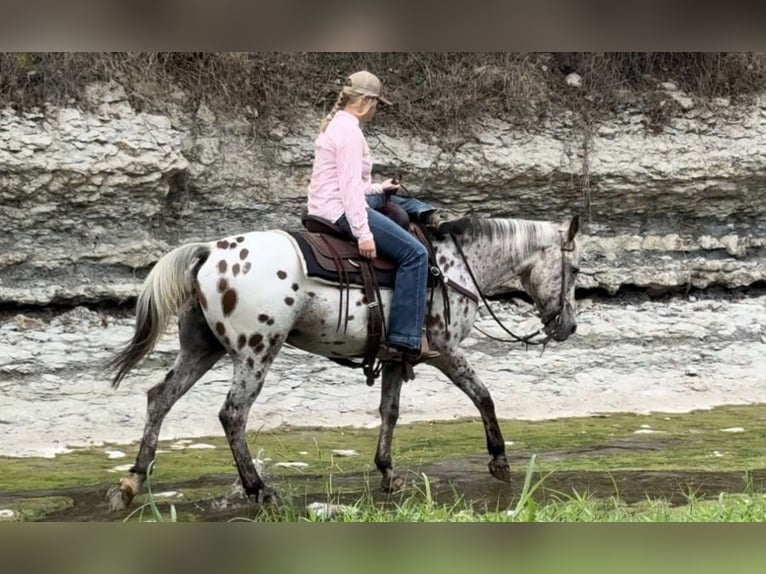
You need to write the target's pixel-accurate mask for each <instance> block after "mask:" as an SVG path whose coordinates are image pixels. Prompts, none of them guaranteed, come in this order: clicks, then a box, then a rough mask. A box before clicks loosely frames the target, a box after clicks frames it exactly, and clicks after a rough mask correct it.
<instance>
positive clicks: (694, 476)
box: [0, 452, 766, 522]
mask: <svg viewBox="0 0 766 574" xmlns="http://www.w3.org/2000/svg"><path fill="white" fill-rule="evenodd" d="M570 455H571V453H568V454H567V453H548V454H543V455H542V457H539V458H542V459H544V458H545V457H546V456H556V457H561V456H570ZM587 455H588V453H587V452H580V453H576V454H574V456H587ZM510 462H511V465H512V467H514V468H524V467H525V466H526V465H527V464H528V462H529V459H528V458H525V457H519V456H517V457H513V456H512V457H510ZM421 473H422V474H421ZM423 474H425V475H426V476H427V477H428V481H429V490H430V493H431V496H432V497H433V499H434V500H435V501H436V502H439V503H444V504H447V505H450V504H454V503H456V502H466V503H468V505H470V506H472V507H473V508H474V509H476V510H477V511H496V510H501V511H502V510H505V509H509V508H513V507H514V506H515V505H516V503H517V502H518V500H519V498H520V497H521V495H522V490H523V485H524V480H525V472H523V471H517V472H513V473H512V481H511V483H510V484H509V483H504V482H500V481H498V480H495V479H493V478H492V477H491V476H490V475H489V474H488V473H487V471H486V456H485V455H483V454H477V455H473V456H469V457H466V458H460V459H448V460H442V461H439V462H436V463H432V464H424V465H422V466H419V467H418V468H417V469H414V470H410V471H405V472H404V474H403V475H404V476H405V477H407V478H408V488H407V489H406V490H405V491H403V492H402V493H397V494H387V493H384V492H383V491H381V490H380V489H379V488H376V485H377V484H378V477H377V475H376V476H373V477H370V476H369V475H367V474H365V473H347V474H339V475H334V476H333V477H332V489H333V494H332V495H331V496H329V495H328V492H327V490H328V480H327V479H328V477H327V475H321V474H312V473H306V474H304V475H302V476H300V477H290V478H282V479H277V480H272V481H271V482H270V485H271V487H273V488H274V489H275V490H276V492H278V493H280V495H281V496H282V497H283V498H282V504H283V505H286V506H289V507H290V508H291V512H295V513H297V514H298V515H306V514H308V513H309V512H308V508H310V507H311V506H312V503H313V504H317V503H319V504H327V503H328V500H331V501H332V504H333V505H351V506H353V505H354V504H356V503H359V501H360V500H365V501H367V502H366V503H369V502H370V501H374V503H375V504H378V505H383V506H385V505H387V504H396V503H401V502H402V501H403V500H406V499H407V498H408V497H412V496H413V494H414V493H417V492H421V493H422V491H423V476H422V475H423ZM235 478H236V476H235V475H234V474H209V475H204V476H201V477H199V478H197V479H194V480H185V481H166V482H162V483H161V484H158V485H156V486H155V489H154V492H156V493H159V497H158V498H157V503H158V505H159V507H160V510H161V512H162V513H163V514H164V515H165V516H167V515H168V508H169V505H170V504H172V505H173V506H174V507H175V509H176V511H177V512H178V515H179V516H181V517H182V519H187V520H188V519H193V520H205V521H210V522H214V521H229V520H232V519H240V518H256V517H258V515H259V513H261V512H262V511H263V510H262V509H261V508H259V507H257V506H255V505H253V504H251V503H250V502H248V501H247V500H245V499H244V498H243V497H241V495H240V494H232V492H234V491H235V490H236V486H235V484H234V483H235ZM540 479H543V481H544V486H543V487H542V488H541V489H539V490H538V491H536V492H535V493H534V498H535V499H537V500H538V501H546V500H550V499H558V500H566V499H568V498H570V497H572V496H573V495H577V494H578V493H579V494H580V495H583V494H587V496H588V497H592V498H598V499H610V498H612V497H615V498H618V499H619V500H620V501H621V502H622V503H624V504H628V505H631V504H636V503H642V502H646V501H647V500H662V501H665V502H667V503H669V504H671V505H683V504H688V501H689V496H690V495H693V496H694V497H695V499H696V500H702V499H714V498H718V497H719V496H720V495H721V493H742V492H764V491H766V470H756V471H753V472H751V473H749V475H748V479H747V481H746V480H745V477H744V475H743V472H742V471H740V470H737V471H709V472H701V471H693V472H692V471H690V472H682V471H657V470H617V471H582V470H572V471H557V472H553V473H539V472H536V473H534V474H533V475H532V483H533V484H534V483H536V482H537V481H538V480H540ZM200 491H204V492H202V493H201V492H200ZM185 492H186V493H188V492H194V493H195V495H196V497H185V496H184V494H183V493H185ZM51 497H58V498H62V499H66V504H64V505H62V509H61V510H55V509H54V510H52V511H50V512H48V513H47V514H46V515H45V516H44V518H43V520H46V521H114V520H123V519H125V518H128V517H129V515H130V514H131V512H134V511H135V510H136V509H137V508H138V507H139V506H140V503H141V502H142V501H143V500H145V498H144V497H141V498H140V499H137V501H134V504H133V505H132V506H131V508H129V509H128V510H127V511H124V512H116V513H115V512H111V511H109V509H108V506H107V504H106V497H107V487H106V486H105V485H102V486H99V487H92V486H91V487H77V488H64V489H52V490H39V491H19V492H0V506H2V507H6V508H10V507H13V506H14V503H15V502H17V501H19V500H24V501H25V502H27V503H28V502H29V501H30V500H33V499H35V498H39V499H40V500H50V498H51ZM278 511H279V510H278V509H277V512H278ZM145 516H147V518H148V517H149V516H150V513H149V511H148V510H146V511H145Z"/></svg>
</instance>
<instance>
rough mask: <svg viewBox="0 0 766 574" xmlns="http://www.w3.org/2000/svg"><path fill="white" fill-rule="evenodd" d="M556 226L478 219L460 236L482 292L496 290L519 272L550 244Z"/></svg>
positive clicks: (540, 222)
mask: <svg viewBox="0 0 766 574" xmlns="http://www.w3.org/2000/svg"><path fill="white" fill-rule="evenodd" d="M557 233H558V226H557V225H555V224H553V223H550V222H546V221H528V220H524V219H479V220H476V221H474V222H473V223H472V225H471V228H470V229H469V230H468V231H467V232H466V233H465V234H464V235H462V236H461V239H460V242H461V246H462V248H463V251H464V253H465V255H466V258H467V259H468V263H469V265H470V266H471V269H472V270H473V273H474V275H475V276H476V281H477V282H478V283H479V286H480V287H481V289H482V291H483V290H486V289H491V288H494V287H498V286H500V285H502V284H503V283H505V282H506V281H508V280H509V279H511V278H512V277H514V276H516V275H518V274H519V272H520V268H521V265H522V263H524V261H526V260H527V259H528V258H529V257H530V256H531V255H532V254H534V253H535V252H536V251H538V250H539V249H541V248H542V247H544V246H547V245H552V244H553V243H554V241H555V239H556V234H557Z"/></svg>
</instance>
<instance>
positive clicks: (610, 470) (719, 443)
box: [0, 405, 766, 521]
mask: <svg viewBox="0 0 766 574" xmlns="http://www.w3.org/2000/svg"><path fill="white" fill-rule="evenodd" d="M501 427H502V429H503V433H504V435H505V437H506V439H508V440H512V441H513V443H512V444H510V445H509V446H508V449H507V450H508V454H509V457H510V459H511V466H512V470H513V471H514V476H515V478H514V480H515V483H514V484H515V486H514V487H513V489H509V488H507V487H506V485H504V483H499V482H497V481H495V480H493V479H491V478H489V476H488V474H487V473H486V466H485V465H486V460H487V457H486V454H485V453H484V450H483V443H484V433H483V427H482V424H481V422H480V421H477V420H460V421H452V422H440V423H418V424H412V425H401V426H399V427H398V428H397V431H396V434H395V440H394V444H393V454H394V462H395V464H396V467H397V469H399V472H400V473H402V475H403V476H405V478H407V479H408V480H409V482H411V483H413V484H414V486H413V487H412V488H411V489H410V490H408V491H407V494H406V495H405V496H404V497H401V496H400V497H381V495H380V493H379V491H378V482H379V477H378V476H379V475H378V473H377V470H376V469H375V468H374V465H373V462H372V461H373V457H374V451H375V445H376V442H377V429H355V428H336V429H314V428H298V429H292V428H290V429H278V430H274V431H269V432H260V433H259V432H251V433H250V434H249V437H248V438H249V444H250V448H251V452H252V453H253V455H254V456H257V457H258V458H261V459H270V460H265V462H264V464H265V476H266V480H267V482H268V483H270V484H276V485H278V487H279V489H280V490H281V491H283V492H286V493H287V494H288V496H287V498H288V499H289V500H293V501H302V502H301V504H300V506H299V507H296V508H293V509H292V510H290V512H291V513H292V514H289V513H288V514H284V515H276V516H274V517H272V518H273V519H278V520H283V519H291V520H305V519H310V517H311V515H310V513H307V512H306V511H305V508H304V507H305V506H306V505H307V504H309V503H311V502H330V503H334V504H345V505H351V506H353V507H355V508H356V510H355V511H354V514H353V518H354V519H355V520H366V519H370V520H373V519H375V520H377V519H381V520H382V519H391V520H405V519H407V520H409V519H413V520H414V519H417V520H420V519H422V520H431V519H434V520H435V519H437V517H441V518H438V519H444V520H447V519H450V520H451V519H455V520H463V519H471V520H474V519H475V520H479V519H481V520H490V519H492V520H522V518H523V519H525V520H526V519H534V520H546V521H547V520H558V519H564V518H565V517H570V518H572V519H575V518H577V519H582V520H585V519H588V520H605V519H608V518H609V517H610V516H611V517H615V518H616V519H620V520H627V519H634V518H635V519H636V520H644V519H650V518H651V519H658V518H659V517H665V519H667V520H693V519H696V518H699V517H702V516H709V517H722V518H721V519H723V517H726V518H725V519H727V520H729V519H731V520H739V519H745V518H746V517H747V516H749V515H752V516H758V513H759V512H761V511H762V510H763V504H764V501H763V500H762V497H760V495H758V494H757V492H758V489H761V488H763V487H764V485H763V483H764V477H763V476H762V475H763V472H762V471H759V470H758V469H762V468H764V466H766V465H764V456H763V439H764V436H766V405H747V406H726V407H718V408H715V409H712V410H708V411H695V412H691V413H683V414H671V413H652V414H647V415H637V414H611V415H608V416H606V415H605V416H594V417H577V418H570V419H557V420H549V421H521V420H506V421H502V423H501ZM736 427H741V428H742V429H743V432H725V429H732V428H736ZM637 431H638V434H637ZM644 433H647V434H644ZM174 442H175V441H162V442H161V444H160V450H164V451H166V452H161V453H159V454H158V459H157V463H156V471H155V472H154V474H153V483H152V486H153V488H154V487H156V488H157V489H166V490H168V489H172V490H179V491H181V492H182V493H183V497H182V498H181V499H177V506H178V507H177V516H178V517H180V519H182V520H197V519H204V517H205V514H206V513H207V512H208V510H204V507H205V505H206V504H207V503H208V502H210V501H214V500H223V499H225V498H226V495H227V493H228V491H229V490H230V487H231V484H232V483H233V482H234V479H235V478H236V469H235V467H234V464H233V462H232V458H231V454H230V451H229V449H228V446H227V445H226V442H225V439H223V438H221V437H212V438H206V439H199V442H205V443H209V444H211V445H213V446H215V447H216V448H214V449H199V450H197V449H188V448H186V449H183V450H175V449H173V448H171V447H172V446H173V443H174ZM112 448H115V447H112ZM117 448H120V449H121V450H123V451H125V452H126V454H127V456H126V457H125V458H123V459H118V460H109V459H107V457H106V454H105V452H104V451H105V450H107V447H103V448H89V449H78V450H76V451H75V452H72V453H69V454H64V455H60V456H57V457H56V458H55V459H37V458H4V459H0V509H2V508H13V509H15V510H19V509H21V508H22V506H24V505H26V507H27V510H26V511H25V514H24V517H25V518H27V519H36V518H40V517H43V516H45V515H46V514H49V513H51V512H56V511H59V510H61V509H62V508H64V509H65V508H67V504H63V505H62V501H64V500H69V503H68V504H69V506H71V504H72V502H71V501H72V500H73V498H76V497H78V496H86V497H87V496H89V493H92V492H96V491H99V490H100V489H104V488H106V487H108V486H111V485H113V484H115V483H116V482H117V481H118V479H119V478H120V477H121V476H122V475H123V474H124V473H122V472H109V471H110V469H113V467H115V466H116V465H118V464H125V463H129V462H132V461H133V458H134V457H135V454H136V450H137V445H132V446H128V447H125V446H121V447H117ZM335 449H355V450H356V451H358V453H359V455H358V456H352V457H338V456H336V455H334V454H333V450H335ZM280 461H284V462H295V461H300V462H305V463H306V464H308V466H307V467H306V468H285V467H279V466H276V465H275V464H276V463H277V462H280ZM445 461H447V462H448V463H449V461H453V463H454V464H453V465H452V466H449V464H448V466H446V467H445V466H444V464H445ZM429 465H430V466H429ZM440 465H441V466H440ZM528 465H531V466H533V467H534V469H535V472H534V473H533V474H530V473H527V474H526V479H527V480H528V481H530V483H529V484H525V486H524V487H523V489H522V490H519V488H520V486H521V484H522V482H523V480H524V476H525V475H524V474H523V473H521V472H520V471H522V470H524V469H527V470H528V469H529V468H531V466H528ZM751 471H753V473H751ZM423 473H426V474H425V476H423ZM450 473H451V474H450ZM652 473H654V474H652ZM663 473H666V474H667V476H664V474H663ZM674 473H679V474H680V475H683V476H686V477H687V478H688V476H689V473H692V474H694V473H698V474H699V476H697V475H694V477H693V479H690V480H687V481H686V482H682V481H681V480H678V481H677V480H676V474H674ZM706 473H717V475H716V476H715V477H713V479H711V478H710V477H709V476H708V474H706ZM645 475H650V476H645ZM746 476H747V477H748V478H747V481H749V482H748V483H747V484H746V483H745V480H746V479H745V478H744V477H746ZM450 477H453V478H455V479H457V483H458V485H459V486H457V487H455V486H454V485H453V478H450ZM464 477H465V480H463V478H464ZM642 481H645V482H642ZM644 487H646V489H645V490H642V489H644ZM718 489H720V491H721V492H723V491H727V492H728V491H731V492H733V491H735V490H736V491H741V492H744V494H722V495H721V498H720V500H714V501H711V500H710V498H711V496H712V497H715V496H717V495H718V492H719V490H718ZM671 490H672V491H673V492H672V493H671V492H670V491H671ZM650 491H651V493H652V494H651V496H652V497H653V498H655V500H652V501H650V500H648V499H647V500H642V498H641V497H642V494H641V492H646V493H647V496H648V493H649V492H650ZM530 493H531V494H530ZM62 497H63V498H62ZM67 497H68V498H67ZM95 498H96V497H91V499H95ZM46 499H49V501H53V502H55V504H50V505H48V504H47V503H46V502H45V501H46ZM98 499H99V500H101V497H98ZM151 501H152V498H151V497H149V498H140V499H138V500H137V501H136V503H135V504H137V505H139V506H140V505H141V504H142V503H144V502H147V503H149V502H151ZM165 501H166V499H159V498H157V499H155V500H154V502H155V504H156V506H155V507H152V506H148V507H144V509H143V513H144V517H149V516H154V518H153V519H155V520H156V519H157V516H156V514H157V508H158V507H163V505H167V502H165ZM520 501H523V502H520ZM626 501H629V502H630V504H628V503H627V502H626ZM198 502H199V503H200V504H202V506H199V505H197V506H198V507H199V508H203V510H199V509H197V510H195V504H197V503H198ZM173 503H174V504H176V499H174V502H173ZM679 503H684V504H682V505H681V506H680V507H679ZM687 506H688V507H689V508H687V509H686V510H679V508H686V507H687ZM692 506H693V508H692ZM32 507H34V508H32ZM508 509H515V510H516V512H515V513H514V514H513V516H506V515H505V512H506V511H507V510H508ZM245 514H247V513H245ZM350 517H351V516H349V518H350ZM386 517H388V518H386ZM134 518H135V517H134ZM244 518H254V517H253V516H244ZM314 518H315V519H319V518H320V517H318V516H317V517H314ZM259 519H267V518H266V517H264V516H259Z"/></svg>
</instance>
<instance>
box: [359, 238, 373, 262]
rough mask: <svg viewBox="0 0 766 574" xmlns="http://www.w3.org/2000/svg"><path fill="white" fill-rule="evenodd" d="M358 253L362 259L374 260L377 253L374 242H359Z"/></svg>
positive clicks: (369, 240)
mask: <svg viewBox="0 0 766 574" xmlns="http://www.w3.org/2000/svg"><path fill="white" fill-rule="evenodd" d="M359 253H360V254H361V255H362V257H366V258H367V259H375V257H376V256H377V253H376V252H375V240H374V239H367V240H366V241H360V242H359Z"/></svg>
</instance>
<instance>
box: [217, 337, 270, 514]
mask: <svg viewBox="0 0 766 574" xmlns="http://www.w3.org/2000/svg"><path fill="white" fill-rule="evenodd" d="M283 342H284V337H281V336H279V335H274V336H272V337H270V338H269V340H268V341H266V340H265V339H264V343H267V344H259V345H256V347H255V348H254V349H252V350H245V352H244V353H240V354H237V355H235V356H234V357H233V359H234V380H233V381H232V385H231V389H230V390H229V394H228V395H227V396H226V400H225V401H224V403H223V406H222V407H221V410H220V411H219V413H218V418H219V419H220V421H221V425H223V430H224V432H225V433H226V439H227V440H228V441H229V447H230V448H231V453H232V456H233V457H234V462H235V463H236V464H237V471H238V472H239V478H240V481H241V483H242V488H243V489H244V491H245V494H246V495H247V496H248V497H251V498H252V499H254V500H255V501H256V502H258V503H260V502H263V499H264V496H265V494H266V492H265V485H264V483H263V480H262V479H261V477H260V475H259V474H258V471H257V470H256V468H255V464H253V457H252V455H251V454H250V449H249V448H248V446H247V440H246V436H245V432H246V430H247V417H248V413H249V412H250V408H251V407H252V406H253V403H254V402H255V399H257V398H258V395H259V394H260V392H261V388H262V387H263V381H264V379H265V378H266V371H267V370H268V368H269V366H270V365H271V363H272V362H273V360H274V358H275V357H276V355H277V353H278V352H279V349H280V348H281V347H282V343H283Z"/></svg>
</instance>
